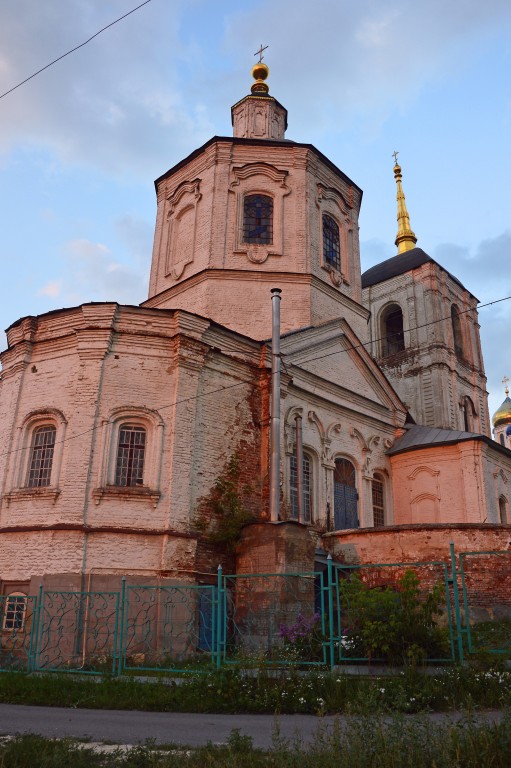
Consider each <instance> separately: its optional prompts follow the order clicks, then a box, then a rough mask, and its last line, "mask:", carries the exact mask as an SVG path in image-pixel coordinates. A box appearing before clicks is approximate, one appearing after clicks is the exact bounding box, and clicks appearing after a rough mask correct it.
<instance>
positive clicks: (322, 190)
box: [316, 184, 353, 288]
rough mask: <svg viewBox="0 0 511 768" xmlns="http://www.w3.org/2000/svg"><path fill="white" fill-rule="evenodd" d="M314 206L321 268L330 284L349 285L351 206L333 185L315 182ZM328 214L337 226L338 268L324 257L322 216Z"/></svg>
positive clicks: (351, 229) (351, 233) (351, 232)
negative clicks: (328, 278) (339, 265)
mask: <svg viewBox="0 0 511 768" xmlns="http://www.w3.org/2000/svg"><path fill="white" fill-rule="evenodd" d="M316 189H317V193H316V206H317V208H318V211H319V231H320V238H319V240H320V242H319V253H320V265H321V268H322V269H324V270H325V271H326V272H328V274H329V277H330V280H331V282H332V284H333V285H334V286H335V287H336V288H339V287H341V286H342V285H343V284H345V285H349V284H350V282H351V276H350V273H349V272H350V264H351V247H352V237H353V227H352V222H351V208H352V207H353V206H352V205H351V204H350V203H349V202H348V201H347V200H346V198H345V197H344V195H343V194H342V193H341V192H340V191H339V190H338V189H335V188H334V187H326V186H325V185H324V184H317V187H316ZM325 215H326V216H328V217H329V218H330V219H332V221H333V222H334V223H335V224H336V225H337V227H338V228H339V248H340V262H341V267H340V269H336V267H335V266H334V265H333V264H332V263H329V261H328V260H327V259H325V256H324V254H325V242H324V238H325V233H324V219H323V217H324V216H325Z"/></svg>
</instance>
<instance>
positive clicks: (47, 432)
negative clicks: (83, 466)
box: [27, 424, 57, 488]
mask: <svg viewBox="0 0 511 768" xmlns="http://www.w3.org/2000/svg"><path fill="white" fill-rule="evenodd" d="M56 434H57V430H56V428H55V427H53V426H51V425H49V424H48V425H46V426H44V427H38V428H37V429H36V430H35V432H34V435H33V438H32V448H31V451H30V463H29V470H28V478H27V486H28V487H29V488H42V487H44V486H47V485H50V481H51V468H52V464H53V453H54V450H55V435H56Z"/></svg>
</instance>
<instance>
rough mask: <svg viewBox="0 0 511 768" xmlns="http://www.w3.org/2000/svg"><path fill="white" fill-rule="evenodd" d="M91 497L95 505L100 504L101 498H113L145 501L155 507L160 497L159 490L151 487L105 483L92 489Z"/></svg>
mask: <svg viewBox="0 0 511 768" xmlns="http://www.w3.org/2000/svg"><path fill="white" fill-rule="evenodd" d="M92 498H93V499H94V502H95V503H96V505H98V504H100V502H101V501H102V499H104V498H106V499H115V500H117V501H129V502H132V501H142V502H144V501H146V502H149V503H151V504H152V505H153V507H154V508H155V509H156V507H157V505H158V502H159V500H160V498H161V493H160V491H156V490H154V489H151V488H138V487H137V486H133V487H131V486H119V485H106V486H104V487H103V488H95V489H94V490H93V491H92Z"/></svg>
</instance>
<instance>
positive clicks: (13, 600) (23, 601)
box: [2, 592, 27, 632]
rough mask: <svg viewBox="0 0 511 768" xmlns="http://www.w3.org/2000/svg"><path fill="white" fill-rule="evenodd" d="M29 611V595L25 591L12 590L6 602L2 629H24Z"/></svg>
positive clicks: (12, 630) (9, 630) (11, 630)
mask: <svg viewBox="0 0 511 768" xmlns="http://www.w3.org/2000/svg"><path fill="white" fill-rule="evenodd" d="M26 612H27V596H26V594H25V593H24V592H11V594H10V595H7V597H6V598H5V603H4V615H3V621H2V629H3V630H5V631H8V632H15V631H19V630H21V629H23V627H24V625H25V614H26Z"/></svg>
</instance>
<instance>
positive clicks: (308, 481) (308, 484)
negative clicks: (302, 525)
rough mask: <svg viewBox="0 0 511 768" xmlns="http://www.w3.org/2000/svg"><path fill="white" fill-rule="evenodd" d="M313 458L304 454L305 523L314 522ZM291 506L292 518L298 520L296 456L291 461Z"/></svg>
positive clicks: (291, 457)
mask: <svg viewBox="0 0 511 768" xmlns="http://www.w3.org/2000/svg"><path fill="white" fill-rule="evenodd" d="M312 466H313V465H312V457H311V456H309V454H308V453H305V451H304V454H303V514H304V522H306V523H310V522H311V520H312ZM289 470H290V472H289V506H290V511H291V517H292V519H293V520H298V462H297V461H296V455H294V454H293V455H292V456H290V459H289Z"/></svg>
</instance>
